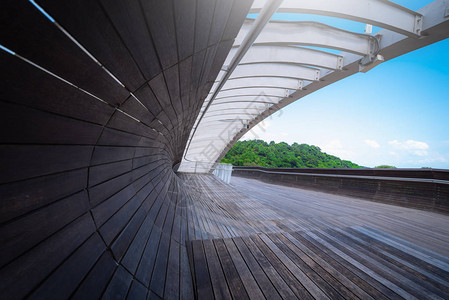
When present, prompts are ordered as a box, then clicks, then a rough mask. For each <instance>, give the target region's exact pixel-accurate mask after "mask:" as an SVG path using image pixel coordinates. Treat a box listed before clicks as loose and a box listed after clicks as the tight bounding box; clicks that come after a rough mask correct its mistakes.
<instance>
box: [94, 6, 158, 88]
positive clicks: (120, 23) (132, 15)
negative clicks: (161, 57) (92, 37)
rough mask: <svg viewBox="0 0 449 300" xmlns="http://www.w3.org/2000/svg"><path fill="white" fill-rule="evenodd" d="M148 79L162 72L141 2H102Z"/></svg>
mask: <svg viewBox="0 0 449 300" xmlns="http://www.w3.org/2000/svg"><path fill="white" fill-rule="evenodd" d="M100 2H101V3H102V7H104V9H105V11H106V13H107V14H108V16H109V18H110V19H111V20H112V23H113V24H114V27H115V28H116V29H117V31H118V32H119V34H120V37H121V38H122V39H123V41H124V43H125V44H126V47H127V48H128V49H129V51H130V52H131V54H132V56H133V58H134V59H135V60H136V63H137V65H138V66H139V69H140V70H141V71H142V74H143V75H144V76H145V78H146V79H151V78H152V77H153V76H155V75H156V74H158V73H159V72H160V71H161V67H160V65H159V61H158V57H157V55H156V51H155V49H154V45H153V42H152V39H151V36H150V33H149V31H148V29H147V25H146V23H145V18H144V14H143V12H142V9H141V6H140V5H139V1H137V0H132V1H125V2H123V1H104V0H102V1H100Z"/></svg>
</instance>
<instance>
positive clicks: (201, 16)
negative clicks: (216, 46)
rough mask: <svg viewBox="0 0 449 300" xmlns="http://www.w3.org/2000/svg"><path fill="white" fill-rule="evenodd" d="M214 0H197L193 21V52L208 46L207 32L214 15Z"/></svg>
mask: <svg viewBox="0 0 449 300" xmlns="http://www.w3.org/2000/svg"><path fill="white" fill-rule="evenodd" d="M215 2H216V1H215V0H212V1H211V0H197V11H196V22H195V51H194V52H195V53H197V52H199V51H201V50H204V49H205V48H207V46H208V41H209V32H210V29H211V27H212V19H213V17H214V8H215Z"/></svg>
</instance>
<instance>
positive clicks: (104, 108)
mask: <svg viewBox="0 0 449 300" xmlns="http://www.w3.org/2000/svg"><path fill="white" fill-rule="evenodd" d="M0 64H1V65H2V70H3V72H4V74H7V76H6V77H5V78H4V82H5V86H4V88H2V90H1V91H0V99H4V100H8V101H9V102H14V103H18V104H22V105H26V106H29V107H32V108H35V109H38V110H43V111H46V112H51V113H55V114H58V115H62V116H66V117H70V118H75V119H78V120H84V121H87V122H91V123H95V124H100V125H104V124H105V123H106V122H107V120H108V119H109V117H110V116H111V114H112V113H113V111H114V109H113V107H112V106H110V105H108V104H106V103H104V102H101V101H99V100H98V99H96V98H94V97H92V96H89V95H88V94H86V93H84V92H82V91H80V90H79V89H77V88H75V87H73V86H71V85H69V84H67V83H65V82H63V81H61V80H59V79H57V78H55V77H54V76H52V75H49V74H47V73H45V72H43V71H42V70H40V69H38V68H36V67H34V66H32V65H31V64H29V63H26V62H25V61H23V60H21V59H19V58H17V57H16V56H12V55H10V54H8V53H6V52H4V51H2V52H0ZM30 82H33V84H32V85H30V84H29V83H30Z"/></svg>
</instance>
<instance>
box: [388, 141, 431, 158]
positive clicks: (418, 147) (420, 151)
mask: <svg viewBox="0 0 449 300" xmlns="http://www.w3.org/2000/svg"><path fill="white" fill-rule="evenodd" d="M388 144H390V145H391V146H393V147H394V148H395V149H399V150H405V151H407V152H409V153H412V154H414V155H417V156H427V155H429V153H428V152H427V150H428V149H429V148H430V147H429V145H427V144H426V143H424V142H419V141H414V140H407V141H405V142H399V141H398V140H393V141H389V142H388Z"/></svg>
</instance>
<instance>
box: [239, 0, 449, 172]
mask: <svg viewBox="0 0 449 300" xmlns="http://www.w3.org/2000/svg"><path fill="white" fill-rule="evenodd" d="M395 2H397V3H399V4H401V5H404V6H406V7H408V8H410V9H414V10H416V9H418V8H419V7H421V6H423V5H425V4H426V3H425V2H424V1H402V2H399V1H395ZM426 2H431V1H426ZM275 18H282V19H290V20H291V19H294V18H295V19H296V18H298V19H301V18H302V17H296V16H286V14H284V16H282V14H277V15H275ZM317 19H319V20H320V21H324V22H326V23H328V24H331V25H334V26H337V27H340V28H344V29H351V26H354V27H353V28H352V30H357V31H360V30H362V31H363V28H364V25H363V24H357V23H355V22H350V21H342V22H339V24H338V25H337V24H335V23H332V22H334V21H332V20H331V21H328V20H329V19H331V18H314V19H313V20H317ZM351 23H352V24H351ZM345 27H346V28H345ZM448 70H449V39H446V40H444V41H441V42H438V43H435V44H433V45H430V46H427V47H424V48H422V49H419V50H416V51H414V52H411V53H408V54H405V55H403V56H400V57H398V58H395V59H393V60H390V61H387V62H385V63H383V64H380V65H379V66H377V67H375V68H374V69H372V70H370V71H369V72H367V73H358V74H355V75H353V76H350V77H348V78H346V79H343V80H341V81H339V82H336V83H334V84H332V85H330V86H328V87H325V88H323V89H321V90H319V91H317V92H315V93H313V94H311V95H308V96H306V97H304V98H302V99H300V100H298V101H296V102H295V103H293V104H291V105H289V106H287V107H286V108H284V109H283V110H282V111H281V112H278V113H276V114H274V115H273V116H272V117H271V118H269V119H267V120H265V121H264V122H263V123H262V124H261V125H260V126H258V128H255V129H253V130H252V131H251V132H249V133H247V134H246V135H245V136H244V137H243V139H252V138H255V137H258V138H261V139H263V140H266V141H271V140H274V141H276V142H280V141H285V142H288V143H293V142H298V143H307V144H312V145H316V146H319V147H320V148H321V149H322V150H323V151H325V152H326V153H329V154H333V155H336V156H338V157H340V158H342V159H348V160H351V161H353V162H355V163H358V164H360V165H363V166H368V167H374V166H377V165H381V164H388V165H394V166H396V167H401V168H419V167H432V168H445V169H448V168H449V93H448V86H449V71H448Z"/></svg>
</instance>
